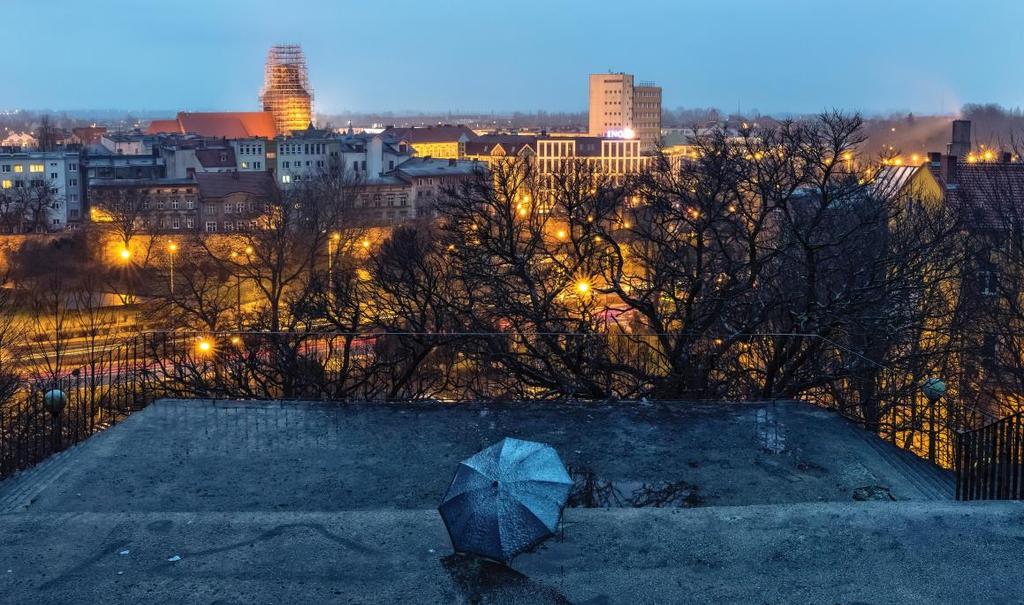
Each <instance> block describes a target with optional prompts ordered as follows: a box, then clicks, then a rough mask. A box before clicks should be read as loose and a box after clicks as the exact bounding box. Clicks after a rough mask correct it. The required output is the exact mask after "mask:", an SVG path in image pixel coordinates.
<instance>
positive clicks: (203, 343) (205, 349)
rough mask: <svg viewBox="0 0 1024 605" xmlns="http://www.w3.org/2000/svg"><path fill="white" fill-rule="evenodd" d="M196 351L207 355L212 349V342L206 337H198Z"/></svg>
mask: <svg viewBox="0 0 1024 605" xmlns="http://www.w3.org/2000/svg"><path fill="white" fill-rule="evenodd" d="M196 351H198V352H199V354H200V355H209V354H210V353H211V352H212V351H213V342H212V341H211V340H210V339H209V338H206V337H203V338H200V339H199V340H197V341H196Z"/></svg>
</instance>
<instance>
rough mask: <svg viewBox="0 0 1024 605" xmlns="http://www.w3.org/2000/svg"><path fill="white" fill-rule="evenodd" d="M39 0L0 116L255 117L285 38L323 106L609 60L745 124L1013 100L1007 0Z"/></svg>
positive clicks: (544, 82)
mask: <svg viewBox="0 0 1024 605" xmlns="http://www.w3.org/2000/svg"><path fill="white" fill-rule="evenodd" d="M47 9H48V11H47V14H46V21H45V25H46V28H45V30H40V28H38V27H30V26H29V24H32V23H36V22H38V21H39V18H40V15H39V5H38V2H37V1H36V0H31V1H30V0H7V1H6V2H4V16H5V20H6V22H8V23H14V24H23V26H20V27H13V28H10V29H9V30H8V32H7V34H6V39H5V42H6V43H7V47H8V48H12V49H23V51H22V52H19V58H18V60H12V61H9V62H8V64H7V65H5V84H6V85H5V86H4V87H3V88H2V90H0V108H3V107H7V108H13V107H25V108H52V107H60V106H62V105H65V104H67V103H68V101H69V100H70V99H74V100H75V101H74V103H75V104H76V105H79V106H80V107H110V106H113V105H116V106H123V107H136V108H146V107H157V108H158V109H157V110H154V111H163V110H164V109H163V108H173V109H174V111H180V110H186V109H193V110H198V109H203V110H215V111H216V110H224V111H227V110H234V111H247V110H258V109H259V107H258V93H259V89H260V87H261V85H262V79H263V63H264V60H265V58H266V53H267V50H268V49H269V48H270V46H272V45H273V44H275V43H280V42H294V43H297V44H300V45H301V46H302V48H303V50H304V52H305V55H306V58H307V62H308V65H309V76H310V82H311V84H312V87H313V90H314V93H315V100H314V107H315V109H316V111H317V112H319V113H324V114H344V113H384V112H391V113H402V112H405V111H406V110H405V109H397V108H415V110H416V111H419V112H422V113H427V114H438V113H448V112H454V113H469V112H470V110H467V109H452V107H453V106H455V107H473V108H477V109H473V110H472V112H473V113H478V112H479V113H482V114H489V113H491V112H494V113H502V114H507V113H512V112H514V111H517V110H518V111H526V112H534V111H538V110H543V111H550V112H555V113H562V112H579V111H582V110H584V108H585V107H586V103H587V101H586V98H587V74H590V73H601V72H605V71H608V70H609V69H611V70H614V71H626V72H629V73H632V74H634V75H635V76H636V77H637V78H638V79H639V80H644V81H654V82H656V83H657V84H659V85H660V86H662V88H663V89H664V96H663V103H664V106H665V107H668V108H675V107H718V108H723V109H722V111H723V112H725V113H734V112H737V111H738V113H742V114H746V115H753V114H755V113H760V114H762V115H783V114H793V115H806V114H813V113H816V112H819V111H822V110H825V109H830V108H833V107H836V108H840V109H844V110H847V111H860V112H861V113H864V114H871V115H889V114H893V113H911V112H912V113H915V114H922V115H932V114H940V115H948V114H949V113H950V112H951V111H953V110H954V109H956V108H959V107H961V106H962V105H963V104H964V103H966V102H968V101H970V100H975V99H985V100H987V101H990V102H993V103H998V104H1000V105H1002V106H1005V107H1017V106H1020V105H1021V104H1022V100H1024V79H1022V78H1020V77H1018V71H1019V69H1018V65H1017V64H1018V61H1017V60H1016V57H1018V56H1019V52H1018V51H1017V49H1016V48H1015V45H1016V40H1017V37H1018V32H1017V31H1016V27H1017V24H1018V23H1021V22H1024V5H1022V4H1021V3H1019V2H1011V1H1010V0H995V1H992V2H987V3H981V4H977V5H973V6H967V5H966V3H962V2H958V1H956V0H933V1H932V2H930V3H928V4H924V5H922V4H919V3H898V2H897V3H894V2H884V1H883V0H860V1H859V2H857V3H856V4H854V3H849V2H840V3H829V4H821V3H820V2H816V1H813V0H790V1H789V2H786V3H785V5H784V6H780V5H777V4H776V3H764V2H760V1H756V0H722V1H720V2H716V3H704V2H702V3H692V4H691V3H685V4H684V3H679V2H674V1H671V0H641V1H640V2H638V3H635V4H634V5H632V6H630V7H629V11H628V18H624V15H623V14H622V11H621V10H620V8H619V7H618V6H617V5H612V4H610V3H602V2H599V1H590V2H586V1H584V0H564V1H563V2H556V3H552V2H542V1H541V0H522V1H521V2H519V3H516V4H515V5H504V4H484V5H481V4H479V3H473V2H469V0H451V1H450V3H448V4H447V5H446V6H445V9H443V10H439V9H438V8H437V7H436V6H433V5H428V4H424V3H422V2H414V1H413V0H380V1H379V2H375V3H363V4H353V3H338V2H331V1H329V0H296V2H293V3H292V4H291V5H289V7H288V10H280V5H279V4H278V2H277V1H276V0H219V1H218V2H215V3H210V2H206V1H203V0H179V1H178V2H176V3H173V6H168V5H167V4H165V3H148V2H137V1H136V0H94V1H93V2H89V3H82V2H76V1H74V0H51V2H49V3H48V4H47ZM50 9H52V10H50ZM270 15H272V16H273V17H272V18H268V16H270ZM908 23H909V24H913V27H907V24H908ZM157 29H158V30H159V32H161V33H169V34H170V35H157ZM41 31H44V32H45V33H43V34H41V33H40V32H41ZM979 58H980V59H983V60H979ZM480 108H483V109H480ZM516 108H518V109H516ZM522 108H529V109H522ZM135 111H150V110H140V109H136V110H135Z"/></svg>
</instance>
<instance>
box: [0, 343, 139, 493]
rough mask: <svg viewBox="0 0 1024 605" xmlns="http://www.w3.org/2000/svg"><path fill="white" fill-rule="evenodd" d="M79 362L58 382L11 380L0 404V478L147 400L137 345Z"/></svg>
mask: <svg viewBox="0 0 1024 605" xmlns="http://www.w3.org/2000/svg"><path fill="white" fill-rule="evenodd" d="M84 361H85V362H84V363H82V364H80V365H76V366H75V367H74V368H71V369H69V370H67V371H66V372H61V373H60V374H58V375H57V376H51V377H46V378H43V377H39V376H33V375H32V374H31V373H30V374H28V375H27V376H22V377H20V378H18V377H10V378H11V380H12V382H10V388H8V389H6V392H5V393H4V397H2V399H0V478H3V477H6V476H8V475H10V474H11V473H13V472H15V471H18V470H21V469H23V468H28V467H30V466H33V465H34V464H36V463H38V462H40V461H41V460H43V459H45V458H46V457H48V456H50V455H51V454H53V453H55V452H59V451H61V450H63V449H65V448H67V447H69V446H71V445H74V444H76V443H78V442H80V441H82V440H84V439H86V438H88V437H90V436H92V435H93V434H95V433H97V432H99V431H102V430H103V429H105V428H107V427H109V426H111V425H113V424H116V423H117V422H118V421H120V420H121V419H123V418H125V417H126V416H127V415H129V414H131V413H132V412H133V411H134V410H137V409H140V408H141V407H143V406H145V404H146V403H147V402H148V401H149V400H150V399H149V397H148V394H147V392H146V386H147V381H146V377H145V375H144V374H143V373H142V372H140V371H139V370H140V369H141V368H142V366H143V356H142V350H141V349H140V348H139V342H138V340H137V339H130V340H129V341H128V342H127V343H123V344H119V345H115V346H113V347H110V348H103V349H102V350H96V351H93V352H92V353H91V354H90V355H88V356H86V359H85V360H84ZM48 393H50V394H51V396H50V397H49V398H48V397H47V394H48Z"/></svg>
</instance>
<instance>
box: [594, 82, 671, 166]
mask: <svg viewBox="0 0 1024 605" xmlns="http://www.w3.org/2000/svg"><path fill="white" fill-rule="evenodd" d="M588 108H589V115H588V118H589V134H590V136H595V137H608V138H624V139H632V138H636V139H638V140H639V141H640V146H641V150H642V151H643V152H644V153H650V152H652V151H654V149H656V148H657V146H658V144H659V143H660V140H661V87H659V86H656V85H655V84H653V83H651V82H641V83H639V84H637V83H635V82H634V77H633V75H632V74H627V73H621V72H620V73H607V74H591V75H590V100H589V103H588Z"/></svg>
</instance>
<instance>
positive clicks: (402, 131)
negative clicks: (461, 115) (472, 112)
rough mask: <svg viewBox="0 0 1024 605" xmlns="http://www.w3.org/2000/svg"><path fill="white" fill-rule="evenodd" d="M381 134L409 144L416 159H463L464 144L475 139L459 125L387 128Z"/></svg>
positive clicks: (473, 134)
mask: <svg viewBox="0 0 1024 605" xmlns="http://www.w3.org/2000/svg"><path fill="white" fill-rule="evenodd" d="M381 134H383V135H385V136H388V137H391V138H392V139H395V140H398V141H403V142H405V143H407V144H409V145H410V146H412V149H413V153H414V155H415V156H416V157H420V158H426V157H431V158H443V159H454V160H460V159H463V158H464V157H465V155H466V144H467V143H469V142H470V141H472V140H474V139H475V138H476V134H475V133H474V132H473V131H472V130H470V129H469V128H467V127H466V126H463V125H461V124H457V125H454V126H453V125H451V124H443V125H438V126H419V127H415V128H394V127H389V128H386V129H385V130H384V132H383V133H381Z"/></svg>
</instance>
